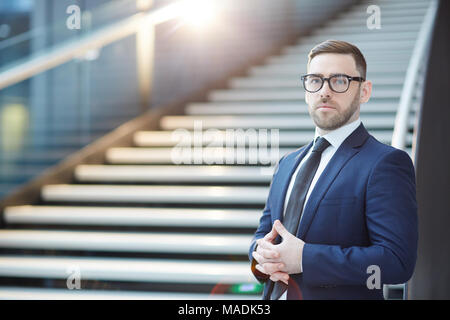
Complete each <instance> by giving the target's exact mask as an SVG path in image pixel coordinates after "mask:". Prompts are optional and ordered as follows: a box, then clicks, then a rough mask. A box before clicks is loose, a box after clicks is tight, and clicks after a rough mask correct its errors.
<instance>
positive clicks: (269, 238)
mask: <svg viewBox="0 0 450 320" xmlns="http://www.w3.org/2000/svg"><path fill="white" fill-rule="evenodd" d="M278 235H280V236H281V238H282V239H283V240H282V242H281V243H280V244H276V245H275V244H273V242H274V241H275V239H276V237H277V236H278ZM256 243H257V244H258V247H257V248H256V250H255V251H253V253H252V256H253V258H254V259H255V260H256V261H257V262H258V264H257V265H256V269H258V270H259V271H260V272H262V273H264V274H267V275H270V280H272V281H282V282H284V283H286V284H288V281H289V274H294V273H301V272H302V271H303V270H302V255H303V247H304V245H305V242H304V241H303V240H301V239H299V238H297V237H295V236H294V235H293V234H292V233H290V232H289V231H288V230H287V229H286V228H285V227H284V226H283V224H282V223H281V222H280V221H279V220H276V221H275V222H274V224H273V227H272V230H271V231H270V232H269V233H268V234H266V236H265V237H264V238H261V239H258V240H257V241H256Z"/></svg>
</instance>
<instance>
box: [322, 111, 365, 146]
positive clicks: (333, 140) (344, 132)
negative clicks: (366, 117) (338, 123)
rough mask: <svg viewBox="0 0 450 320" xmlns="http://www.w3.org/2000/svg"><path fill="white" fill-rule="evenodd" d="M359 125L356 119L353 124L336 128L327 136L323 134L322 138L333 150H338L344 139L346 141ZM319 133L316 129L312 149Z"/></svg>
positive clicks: (359, 121) (359, 120) (359, 122)
mask: <svg viewBox="0 0 450 320" xmlns="http://www.w3.org/2000/svg"><path fill="white" fill-rule="evenodd" d="M360 124H361V119H360V118H359V117H358V119H356V120H355V121H353V122H350V123H347V124H346V125H344V126H342V127H340V128H337V129H335V130H333V131H330V132H328V133H327V134H324V135H323V136H322V137H324V138H325V139H327V141H328V142H329V143H330V144H331V145H332V146H333V147H334V148H336V149H337V148H339V146H340V145H341V144H342V142H344V140H345V139H347V137H348V136H349V135H350V134H351V133H352V132H353V131H355V130H356V128H358V127H359V125H360ZM319 136H320V135H319V133H318V128H317V127H316V133H315V135H314V143H313V148H314V145H315V144H316V139H317V137H319Z"/></svg>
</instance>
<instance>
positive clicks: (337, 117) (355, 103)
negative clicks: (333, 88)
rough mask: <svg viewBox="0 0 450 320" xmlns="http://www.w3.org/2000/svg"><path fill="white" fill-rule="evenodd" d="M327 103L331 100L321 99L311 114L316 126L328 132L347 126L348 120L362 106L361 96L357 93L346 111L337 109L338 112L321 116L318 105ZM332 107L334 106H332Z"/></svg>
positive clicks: (311, 110)
mask: <svg viewBox="0 0 450 320" xmlns="http://www.w3.org/2000/svg"><path fill="white" fill-rule="evenodd" d="M327 102H329V99H326V98H324V99H321V100H320V101H319V102H318V103H316V104H315V105H314V106H313V107H312V108H311V109H310V111H309V114H310V115H311V118H312V119H313V121H314V123H315V125H316V126H317V127H319V128H320V129H322V130H326V131H331V130H335V129H337V128H340V127H342V126H343V125H345V124H346V123H347V122H348V120H349V119H350V118H351V117H352V116H353V115H354V114H355V112H356V111H357V110H358V108H359V106H360V103H359V94H358V93H357V94H355V97H354V98H353V100H352V102H351V104H350V107H349V108H347V109H344V110H343V111H342V112H339V111H338V110H337V109H335V110H336V111H337V112H333V113H327V114H320V111H318V109H317V107H316V105H319V104H324V103H327ZM331 106H333V105H332V104H331Z"/></svg>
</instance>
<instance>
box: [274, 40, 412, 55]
mask: <svg viewBox="0 0 450 320" xmlns="http://www.w3.org/2000/svg"><path fill="white" fill-rule="evenodd" d="M395 42H396V41H393V43H391V44H388V43H377V42H375V43H373V44H372V45H367V46H358V48H359V49H360V50H361V52H364V56H365V55H366V54H367V55H369V56H371V55H374V54H375V52H377V51H376V49H377V47H378V48H379V47H380V46H391V47H392V50H393V51H396V52H398V53H399V54H400V53H402V54H404V55H408V54H411V53H412V50H413V48H414V43H408V44H405V43H402V42H400V41H398V42H399V43H398V44H395ZM355 45H357V44H356V43H355ZM311 49H312V47H310V46H287V47H284V48H283V49H282V51H281V52H282V53H284V54H303V55H305V57H306V55H307V54H308V53H309V51H311Z"/></svg>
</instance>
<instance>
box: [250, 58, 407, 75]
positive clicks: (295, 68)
mask: <svg viewBox="0 0 450 320" xmlns="http://www.w3.org/2000/svg"><path fill="white" fill-rule="evenodd" d="M407 62H408V61H404V62H403V63H395V64H392V63H386V64H383V65H382V64H380V65H376V64H375V65H374V64H371V65H370V70H369V71H370V72H371V74H382V75H383V76H384V77H385V75H386V74H390V73H395V72H399V73H400V72H404V73H406V69H407V68H408V65H407V64H406V63H407ZM301 72H304V73H306V72H307V63H306V61H305V62H301V61H299V62H298V63H295V64H294V63H293V64H282V65H280V64H268V65H264V66H256V67H252V68H250V69H249V74H250V75H252V76H268V75H273V74H280V75H295V74H299V73H301Z"/></svg>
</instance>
